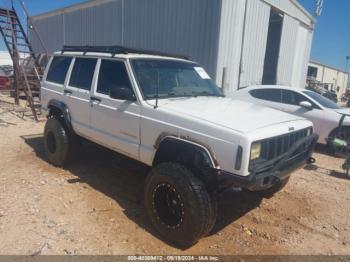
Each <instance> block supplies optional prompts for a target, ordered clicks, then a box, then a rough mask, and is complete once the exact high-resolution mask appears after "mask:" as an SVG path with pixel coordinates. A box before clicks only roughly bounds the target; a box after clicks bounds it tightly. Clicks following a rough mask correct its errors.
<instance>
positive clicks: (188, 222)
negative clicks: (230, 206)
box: [144, 163, 217, 248]
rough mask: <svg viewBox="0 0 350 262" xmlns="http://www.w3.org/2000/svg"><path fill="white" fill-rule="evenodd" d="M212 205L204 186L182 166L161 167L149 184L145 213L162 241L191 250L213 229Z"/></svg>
mask: <svg viewBox="0 0 350 262" xmlns="http://www.w3.org/2000/svg"><path fill="white" fill-rule="evenodd" d="M169 196H171V197H169ZM213 201H214V199H212V198H211V197H210V195H209V194H208V192H207V190H206V187H205V185H204V184H203V182H202V181H201V180H199V179H198V178H196V177H195V176H194V175H193V173H192V172H190V171H189V170H188V169H187V168H185V167H184V166H182V165H180V164H176V163H163V164H160V165H158V166H156V167H155V168H153V169H152V171H151V172H150V174H149V176H148V178H147V180H146V185H145V191H144V206H145V210H146V213H147V215H148V217H149V219H150V221H151V223H152V224H153V226H154V227H155V228H156V230H157V231H158V233H159V234H160V235H161V237H162V238H163V239H164V240H166V241H167V242H169V243H171V244H173V245H175V246H177V247H180V248H187V247H190V246H192V245H193V244H195V243H196V242H197V241H198V240H199V239H200V238H201V237H203V236H205V235H206V234H208V233H209V232H210V230H211V229H212V228H213V226H214V224H215V221H216V213H217V208H216V204H213V203H214V202H213Z"/></svg>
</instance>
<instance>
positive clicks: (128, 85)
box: [41, 47, 317, 246]
mask: <svg viewBox="0 0 350 262" xmlns="http://www.w3.org/2000/svg"><path fill="white" fill-rule="evenodd" d="M42 84H43V86H42V88H41V102H42V107H43V109H44V110H45V111H46V112H47V116H48V120H47V123H46V126H45V130H44V137H45V138H44V142H45V152H46V155H47V159H48V160H49V162H50V163H52V164H54V165H57V166H62V165H65V164H67V163H68V162H69V161H71V160H72V157H73V156H74V152H76V150H77V147H78V145H77V141H79V138H80V137H84V138H85V139H88V140H91V141H94V142H96V143H98V144H100V145H103V146H105V147H107V148H110V149H112V150H114V151H116V152H119V153H121V154H123V155H125V156H128V157H130V158H133V159H135V160H137V161H140V162H142V163H144V164H145V165H147V166H149V168H150V174H149V176H148V178H147V180H146V183H145V190H144V205H145V211H146V213H147V215H148V216H149V219H150V221H151V222H152V224H153V225H154V226H155V228H156V229H157V230H158V232H159V233H160V234H161V236H163V237H164V238H165V239H166V240H167V241H170V242H172V243H174V244H176V245H178V246H188V245H192V244H193V243H195V242H196V241H197V240H198V239H199V238H201V237H202V236H204V235H206V234H208V233H209V231H210V230H211V229H212V228H213V226H214V224H215V221H216V217H217V213H216V212H217V205H216V199H217V198H216V195H217V194H219V193H220V192H223V191H224V190H225V189H227V188H230V187H233V186H235V187H241V188H244V189H247V190H249V191H258V192H259V193H261V194H269V195H270V194H273V193H275V192H277V191H278V190H281V189H282V188H283V186H284V185H286V184H287V182H288V179H289V177H290V175H291V174H292V172H293V171H294V170H296V169H297V168H300V167H303V165H304V164H305V163H306V162H307V161H308V160H312V159H311V158H310V157H311V154H312V151H313V146H314V144H315V143H316V140H317V135H316V134H314V133H313V132H312V123H311V122H310V121H308V120H306V119H304V118H301V117H298V116H293V115H290V114H286V113H283V112H280V111H277V110H274V109H271V108H268V107H262V106H257V105H253V104H251V103H248V102H243V101H239V100H232V99H230V98H225V97H223V96H222V95H221V92H220V90H219V88H218V87H217V86H216V85H215V84H214V82H213V81H212V80H211V79H210V77H209V75H208V74H207V73H206V72H205V70H204V69H203V68H202V67H201V66H200V65H199V64H197V63H195V62H192V61H189V60H186V59H181V58H178V57H169V56H163V55H160V54H158V55H155V54H152V53H147V52H144V51H137V50H129V49H125V48H120V47H66V48H65V49H64V50H63V51H62V52H57V53H55V54H54V56H53V57H52V58H51V59H50V62H49V65H48V67H47V69H46V72H45V75H44V78H43V81H42Z"/></svg>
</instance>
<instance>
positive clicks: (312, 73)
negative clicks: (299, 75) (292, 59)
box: [307, 61, 349, 99]
mask: <svg viewBox="0 0 350 262" xmlns="http://www.w3.org/2000/svg"><path fill="white" fill-rule="evenodd" d="M307 79H308V82H309V83H310V84H313V85H314V86H317V87H319V88H323V89H325V90H328V91H333V92H335V93H336V94H337V96H338V99H340V98H341V97H342V95H344V94H345V93H346V90H347V86H348V80H349V73H348V72H346V71H344V70H341V69H337V68H334V67H332V66H329V65H325V64H322V63H319V62H316V61H310V63H309V67H308V72H307Z"/></svg>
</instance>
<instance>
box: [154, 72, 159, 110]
mask: <svg viewBox="0 0 350 262" xmlns="http://www.w3.org/2000/svg"><path fill="white" fill-rule="evenodd" d="M157 76H158V78H157V80H158V81H157V86H156V104H155V106H154V109H157V108H158V100H159V71H157Z"/></svg>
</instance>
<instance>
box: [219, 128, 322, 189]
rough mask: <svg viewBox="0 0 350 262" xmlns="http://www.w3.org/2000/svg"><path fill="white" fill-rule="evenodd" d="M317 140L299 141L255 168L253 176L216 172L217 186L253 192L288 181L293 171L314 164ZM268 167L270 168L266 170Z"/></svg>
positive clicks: (306, 138)
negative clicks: (313, 155)
mask: <svg viewBox="0 0 350 262" xmlns="http://www.w3.org/2000/svg"><path fill="white" fill-rule="evenodd" d="M317 140H318V135H317V134H312V135H310V136H308V137H305V138H303V139H301V140H299V141H298V142H296V143H295V144H294V145H293V146H292V147H291V148H290V150H288V152H286V153H284V154H283V155H281V156H279V157H277V158H275V159H273V160H270V161H268V162H265V163H261V164H260V165H256V166H254V169H253V170H252V172H251V174H250V175H249V176H246V177H244V176H239V175H235V174H232V173H228V172H225V171H222V170H216V179H217V186H219V188H221V189H225V188H228V187H241V188H246V189H248V190H251V191H259V190H264V189H268V188H270V187H272V186H273V185H275V184H278V183H280V182H281V181H283V180H285V179H287V178H288V177H289V176H290V175H291V173H292V172H293V171H295V170H297V169H299V168H301V167H303V166H304V165H305V164H306V163H311V162H313V161H312V160H313V159H312V158H311V155H312V153H313V151H314V148H315V145H316V142H317ZM296 152H298V153H296ZM267 167H270V168H268V169H266V168H267ZM259 170H264V171H263V172H260V171H259Z"/></svg>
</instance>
